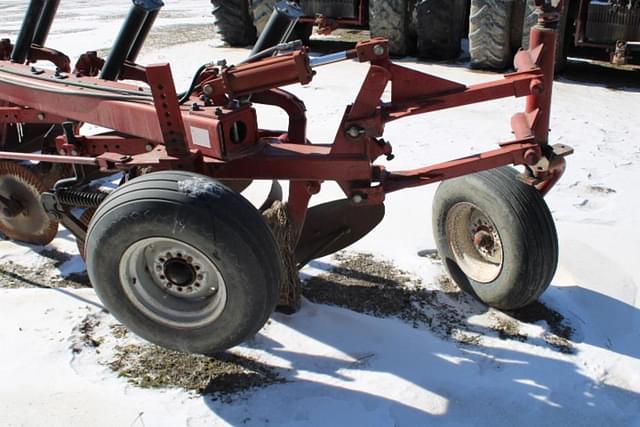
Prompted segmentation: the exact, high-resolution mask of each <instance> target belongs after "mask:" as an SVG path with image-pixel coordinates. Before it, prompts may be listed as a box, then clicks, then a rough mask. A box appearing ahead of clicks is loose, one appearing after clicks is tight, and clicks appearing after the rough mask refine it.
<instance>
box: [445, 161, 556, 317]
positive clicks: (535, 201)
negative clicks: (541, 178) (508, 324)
mask: <svg viewBox="0 0 640 427" xmlns="http://www.w3.org/2000/svg"><path fill="white" fill-rule="evenodd" d="M460 202H469V203H473V204H474V205H476V206H477V207H479V208H480V209H481V210H482V211H483V212H484V213H485V214H486V215H487V216H488V217H489V218H490V219H491V221H492V222H493V223H494V225H495V226H496V229H497V231H498V233H499V235H500V238H501V240H502V244H503V250H504V255H503V256H504V258H503V267H502V270H501V272H500V273H499V275H498V277H497V278H496V279H495V280H494V281H492V282H490V283H478V282H475V281H474V280H472V279H470V278H469V277H468V276H466V275H465V274H464V273H463V271H462V270H461V268H460V267H459V266H458V265H457V263H456V261H455V257H454V255H453V251H452V250H451V247H450V244H449V241H448V240H447V233H446V219H447V213H448V212H449V211H450V209H451V208H452V207H453V206H454V205H455V204H457V203H460ZM433 232H434V236H435V239H436V245H437V248H438V252H439V253H440V256H441V257H442V260H443V263H444V265H445V267H446V269H447V271H448V273H449V275H450V277H451V278H452V279H453V280H454V281H455V283H456V284H457V285H458V286H459V287H460V288H461V289H462V290H464V291H466V292H468V293H470V294H471V295H473V296H474V297H475V298H477V299H478V300H480V301H482V302H483V303H485V304H487V305H489V306H492V307H495V308H498V309H502V310H514V309H517V308H521V307H524V306H526V305H528V304H531V303H532V302H534V301H535V300H536V299H537V298H538V297H539V296H540V295H541V294H542V293H543V292H544V291H545V290H546V289H547V287H548V286H549V284H550V283H551V280H552V278H553V276H554V274H555V271H556V267H557V263H558V237H557V234H556V228H555V225H554V222H553V218H552V216H551V213H550V212H549V208H548V207H547V205H546V203H545V201H544V199H543V198H542V196H541V195H540V193H538V191H537V190H536V189H535V188H534V187H532V186H529V185H527V184H525V183H523V182H521V181H520V180H518V179H517V171H516V170H515V169H513V168H510V167H504V168H499V169H493V170H488V171H484V172H480V173H476V174H473V175H467V176H463V177H460V178H456V179H452V180H448V181H445V182H443V183H442V184H440V186H439V188H438V191H437V192H436V196H435V199H434V202H433Z"/></svg>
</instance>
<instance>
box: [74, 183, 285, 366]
mask: <svg viewBox="0 0 640 427" xmlns="http://www.w3.org/2000/svg"><path fill="white" fill-rule="evenodd" d="M192 178H198V179H202V180H204V181H202V182H203V183H205V184H203V185H206V187H204V188H205V190H204V191H199V192H188V191H185V190H184V189H183V190H181V189H180V182H182V181H184V180H186V179H192ZM176 225H180V227H176ZM163 236H164V237H172V238H176V239H179V240H181V241H183V242H186V243H188V244H190V245H192V246H194V247H196V248H198V249H199V250H200V251H202V252H203V253H205V254H207V255H208V256H210V257H211V259H212V260H214V261H215V264H216V266H217V267H218V269H219V270H220V273H221V274H222V276H223V279H224V281H225V285H226V290H227V303H226V306H225V308H224V310H223V312H222V313H221V314H220V316H219V317H217V318H216V319H214V320H213V321H211V322H210V323H209V324H207V325H204V326H201V327H182V328H177V327H173V326H170V325H163V324H161V323H159V322H156V321H155V320H151V319H150V318H149V317H147V316H146V315H144V314H143V313H142V312H141V311H140V310H138V309H137V308H136V307H135V306H134V305H133V304H132V303H131V301H130V300H129V299H128V297H127V295H126V293H125V292H124V290H123V287H122V284H121V282H120V277H119V264H120V259H121V256H122V254H123V253H124V252H125V250H126V249H127V248H128V247H129V246H130V245H131V244H133V243H135V242H137V241H139V240H141V239H144V238H147V237H163ZM85 250H86V256H87V271H88V273H89V278H90V280H91V283H92V284H93V287H94V289H95V291H96V294H97V295H98V297H99V298H100V300H101V301H102V303H103V304H104V305H105V307H106V308H107V309H108V310H109V311H110V312H111V313H112V314H113V315H114V316H115V317H116V318H117V319H118V320H119V321H120V322H122V323H123V324H124V325H125V326H127V327H128V328H129V329H131V330H132V331H133V332H134V333H136V334H137V335H139V336H141V337H142V338H144V339H146V340H148V341H150V342H152V343H154V344H157V345H160V346H162V347H166V348H170V349H174V350H178V351H183V352H189V353H199V354H207V355H210V354H215V353H217V352H219V351H223V350H226V349H228V348H231V347H233V346H235V345H238V344H240V343H241V342H243V341H245V340H246V339H248V338H250V337H252V336H253V335H255V334H256V333H257V332H258V330H260V328H262V326H263V325H264V324H265V322H266V321H267V319H268V318H269V316H270V315H271V313H272V312H273V310H274V309H275V306H276V303H277V302H278V296H279V286H280V283H281V274H282V260H281V258H280V252H279V249H278V245H277V243H276V241H275V239H274V237H273V234H272V233H271V230H270V229H269V227H268V226H267V224H266V223H265V222H264V220H263V219H262V216H261V215H260V214H259V213H258V211H257V210H256V209H255V208H254V207H253V206H252V205H251V204H249V202H247V201H246V200H245V199H244V198H243V197H242V196H240V195H239V194H238V193H236V192H234V191H232V190H230V189H229V188H227V187H225V186H224V185H222V184H220V183H219V182H217V181H214V180H212V179H210V178H208V177H205V176H200V175H196V174H193V173H187V172H178V171H168V172H156V173H151V174H148V175H144V176H142V177H140V178H136V179H134V180H132V181H130V182H129V183H127V184H125V185H123V186H122V187H119V188H118V189H117V190H116V191H114V192H113V193H111V194H110V195H109V197H108V198H107V199H106V200H105V202H103V203H102V205H101V206H100V207H99V208H98V210H97V211H96V213H95V214H94V216H93V218H92V220H91V223H90V224H89V229H88V231H87V242H86V245H85Z"/></svg>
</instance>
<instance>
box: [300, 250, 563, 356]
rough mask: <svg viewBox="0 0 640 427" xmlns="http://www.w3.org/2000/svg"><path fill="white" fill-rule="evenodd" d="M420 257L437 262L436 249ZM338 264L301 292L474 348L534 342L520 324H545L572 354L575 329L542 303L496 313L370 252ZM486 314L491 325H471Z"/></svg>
mask: <svg viewBox="0 0 640 427" xmlns="http://www.w3.org/2000/svg"><path fill="white" fill-rule="evenodd" d="M418 255H419V256H421V257H424V258H427V259H429V260H431V262H434V263H439V262H440V261H439V258H438V257H437V253H436V252H435V251H421V252H420V253H419V254H418ZM335 260H336V261H337V265H336V266H335V267H334V268H333V269H332V270H331V271H328V272H326V273H324V274H321V275H319V276H316V277H312V278H310V279H308V280H307V281H306V282H305V283H304V285H303V294H304V296H305V297H306V298H307V299H308V300H310V301H311V302H314V303H318V304H327V305H335V306H338V307H343V308H347V309H350V310H353V311H356V312H358V313H364V314H369V315H372V316H377V317H397V318H400V319H402V320H404V321H406V322H408V323H409V324H411V325H412V326H413V327H415V328H419V327H426V328H428V329H430V330H431V331H432V332H434V333H436V334H437V335H439V336H441V337H442V338H445V339H451V340H453V341H456V342H458V343H461V344H468V345H478V344H480V343H481V341H482V338H483V337H484V336H487V335H493V334H494V333H495V334H496V335H497V337H498V338H500V339H502V340H516V341H520V342H527V341H529V342H535V341H534V340H530V339H529V338H530V337H528V336H527V335H526V334H525V333H524V332H522V331H521V329H520V327H521V326H522V324H521V323H520V322H523V323H532V324H539V323H540V322H542V321H544V322H546V324H547V326H546V327H545V333H544V337H543V338H544V341H545V342H546V343H547V344H548V345H549V346H550V347H551V348H553V349H555V350H557V351H560V352H562V353H569V354H570V353H573V352H574V348H573V345H572V344H571V341H570V339H571V336H572V335H573V329H572V328H571V326H570V325H569V324H568V322H567V321H566V320H565V319H564V317H563V316H562V315H561V314H560V313H558V312H557V311H555V310H552V309H550V308H549V307H547V306H545V305H544V304H542V303H540V302H536V303H534V304H532V305H530V306H528V307H526V308H523V309H520V310H516V311H512V312H498V311H496V310H493V309H489V308H487V307H486V306H484V305H482V304H479V303H477V302H476V301H475V300H474V299H473V298H472V297H470V296H468V295H467V294H465V293H463V292H461V291H460V289H459V288H458V286H456V284H455V283H454V282H453V281H451V279H449V277H448V276H444V275H443V276H440V277H439V278H438V279H437V280H436V283H433V284H430V285H429V286H425V285H424V284H423V283H422V282H421V281H420V280H419V279H417V278H415V277H413V276H412V275H411V274H409V273H407V272H406V271H402V270H400V269H398V268H397V267H396V266H395V265H394V264H393V263H391V262H389V261H386V260H381V259H379V258H376V257H374V256H373V255H371V254H365V253H340V254H338V255H336V256H335ZM485 313H488V314H489V316H490V317H489V319H490V322H489V326H487V327H484V326H480V325H476V324H471V323H469V322H468V319H469V318H470V317H472V316H474V315H485Z"/></svg>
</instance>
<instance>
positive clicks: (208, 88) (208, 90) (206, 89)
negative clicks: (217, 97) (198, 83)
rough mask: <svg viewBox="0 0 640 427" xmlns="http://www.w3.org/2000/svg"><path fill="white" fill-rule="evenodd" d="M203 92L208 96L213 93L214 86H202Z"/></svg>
mask: <svg viewBox="0 0 640 427" xmlns="http://www.w3.org/2000/svg"><path fill="white" fill-rule="evenodd" d="M202 92H204V94H205V95H207V96H211V95H213V86H211V85H204V87H203V88H202Z"/></svg>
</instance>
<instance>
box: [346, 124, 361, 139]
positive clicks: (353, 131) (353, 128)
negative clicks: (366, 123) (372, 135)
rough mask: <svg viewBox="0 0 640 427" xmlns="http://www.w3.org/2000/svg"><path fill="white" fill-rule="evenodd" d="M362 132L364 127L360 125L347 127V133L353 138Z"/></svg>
mask: <svg viewBox="0 0 640 427" xmlns="http://www.w3.org/2000/svg"><path fill="white" fill-rule="evenodd" d="M363 134H364V129H362V128H361V127H360V126H351V127H350V128H349V129H347V135H348V136H349V137H350V138H353V139H356V138H359V137H360V136H361V135H363Z"/></svg>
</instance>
